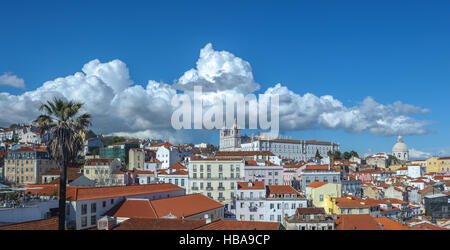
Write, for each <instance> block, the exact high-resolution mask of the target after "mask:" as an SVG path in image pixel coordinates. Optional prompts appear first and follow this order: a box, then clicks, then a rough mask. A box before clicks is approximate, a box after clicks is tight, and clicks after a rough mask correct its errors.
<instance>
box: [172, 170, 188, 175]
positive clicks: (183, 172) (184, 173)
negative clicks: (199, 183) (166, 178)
mask: <svg viewBox="0 0 450 250" xmlns="http://www.w3.org/2000/svg"><path fill="white" fill-rule="evenodd" d="M169 175H189V172H187V171H185V170H177V171H175V172H172V173H170V174H169Z"/></svg>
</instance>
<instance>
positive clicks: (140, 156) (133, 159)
mask: <svg viewBox="0 0 450 250" xmlns="http://www.w3.org/2000/svg"><path fill="white" fill-rule="evenodd" d="M128 154H129V156H128V169H129V170H134V169H136V170H144V161H145V151H144V149H143V148H131V149H130V151H129V153H128Z"/></svg>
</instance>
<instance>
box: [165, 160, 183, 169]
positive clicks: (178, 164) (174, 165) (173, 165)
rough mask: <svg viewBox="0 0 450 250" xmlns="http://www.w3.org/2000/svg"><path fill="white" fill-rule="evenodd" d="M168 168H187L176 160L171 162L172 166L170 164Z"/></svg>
mask: <svg viewBox="0 0 450 250" xmlns="http://www.w3.org/2000/svg"><path fill="white" fill-rule="evenodd" d="M168 169H187V167H186V166H184V165H183V164H181V163H179V162H176V163H175V164H172V166H170V167H169V168H168Z"/></svg>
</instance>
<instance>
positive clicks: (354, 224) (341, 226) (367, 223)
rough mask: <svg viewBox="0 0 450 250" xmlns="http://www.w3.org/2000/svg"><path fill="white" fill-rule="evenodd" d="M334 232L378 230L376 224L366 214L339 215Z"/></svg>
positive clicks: (378, 227)
mask: <svg viewBox="0 0 450 250" xmlns="http://www.w3.org/2000/svg"><path fill="white" fill-rule="evenodd" d="M334 222H335V224H336V230H380V229H381V228H380V226H379V225H378V223H377V222H376V221H375V220H374V218H372V217H371V216H370V215H368V214H346V215H339V216H338V218H337V219H336V220H334Z"/></svg>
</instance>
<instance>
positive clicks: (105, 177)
mask: <svg viewBox="0 0 450 250" xmlns="http://www.w3.org/2000/svg"><path fill="white" fill-rule="evenodd" d="M121 166H122V165H121V163H120V161H118V160H117V159H105V158H95V159H89V160H87V161H86V163H85V164H84V175H85V176H86V177H87V178H88V179H90V180H93V181H95V185H96V186H114V185H116V184H118V183H114V181H113V180H114V178H113V175H112V174H113V173H114V172H116V171H118V170H120V168H121Z"/></svg>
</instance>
